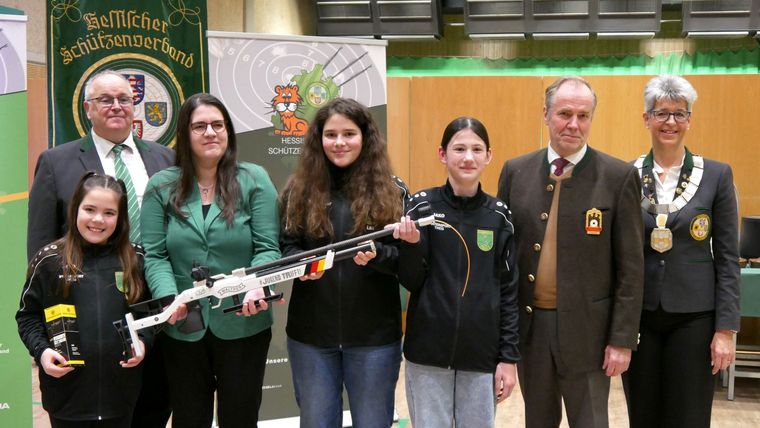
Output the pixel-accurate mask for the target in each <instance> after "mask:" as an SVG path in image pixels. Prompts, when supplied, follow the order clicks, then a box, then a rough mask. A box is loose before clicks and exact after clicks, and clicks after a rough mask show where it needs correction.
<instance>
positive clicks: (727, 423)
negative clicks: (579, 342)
mask: <svg viewBox="0 0 760 428" xmlns="http://www.w3.org/2000/svg"><path fill="white" fill-rule="evenodd" d="M32 379H33V389H32V391H33V397H32V399H33V402H34V428H49V427H50V422H49V421H48V417H47V413H46V412H45V410H43V409H42V405H41V404H40V393H39V386H38V381H37V368H36V367H32ZM399 379H400V380H399V383H398V386H397V387H396V412H397V413H398V414H399V417H400V420H401V421H402V423H400V424H399V425H400V426H406V427H407V428H409V427H410V426H411V425H407V424H405V423H404V422H405V420H406V419H408V418H409V410H408V409H407V407H406V394H405V392H404V383H403V379H404V367H403V364H402V366H401V375H400V376H399ZM726 396H727V390H726V389H724V388H722V387H720V386H717V388H716V390H715V399H714V402H713V411H712V428H757V427H760V379H737V380H736V397H735V400H734V401H728V399H727V397H726ZM609 413H610V427H612V428H625V427H627V426H628V415H627V414H626V408H625V397H624V396H623V389H622V383H621V381H620V376H617V377H615V378H613V379H612V387H611V390H610V401H609ZM524 418H525V416H524V414H523V401H522V396H521V394H520V390H519V386H518V387H517V388H516V389H515V391H514V393H513V394H512V396H511V397H510V398H508V399H507V401H505V402H503V403H502V404H500V405H499V407H498V408H497V411H496V428H516V427H522V426H525V419H524ZM561 426H562V427H567V423H566V422H564V421H563V423H562V425H561Z"/></svg>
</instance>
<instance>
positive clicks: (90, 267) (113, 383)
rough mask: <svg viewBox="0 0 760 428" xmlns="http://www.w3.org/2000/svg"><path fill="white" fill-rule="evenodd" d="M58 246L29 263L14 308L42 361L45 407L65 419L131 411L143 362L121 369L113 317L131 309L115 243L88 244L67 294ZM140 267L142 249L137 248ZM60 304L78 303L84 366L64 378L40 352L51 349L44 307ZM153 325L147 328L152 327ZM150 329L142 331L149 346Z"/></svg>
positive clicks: (23, 332) (28, 342)
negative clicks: (119, 280) (46, 365)
mask: <svg viewBox="0 0 760 428" xmlns="http://www.w3.org/2000/svg"><path fill="white" fill-rule="evenodd" d="M59 250H60V248H57V247H56V246H55V245H47V246H45V247H43V249H42V250H40V251H39V252H38V254H37V255H36V256H35V258H34V259H33V260H32V262H31V263H30V265H29V271H28V274H27V279H26V283H25V284H24V289H23V291H22V293H21V303H20V305H19V310H18V312H17V313H16V322H17V324H18V330H19V335H20V336H21V340H22V341H23V342H24V344H25V345H26V347H27V349H29V353H30V354H31V355H32V356H33V357H34V359H35V360H36V361H37V365H38V366H39V376H40V390H41V392H42V406H43V407H44V408H45V410H47V411H48V413H50V414H51V415H52V416H53V417H55V418H58V419H66V420H97V419H99V418H103V419H110V418H119V417H124V416H126V415H131V414H132V410H133V409H134V406H135V402H136V401H137V396H138V394H139V392H140V385H141V382H142V381H141V379H142V375H141V373H142V364H140V365H138V366H137V367H132V368H123V367H121V366H120V365H119V362H120V361H122V360H124V357H123V355H122V352H123V345H122V342H121V339H120V337H119V335H118V333H117V331H116V328H115V327H114V326H113V324H112V323H113V321H116V320H119V319H123V318H124V315H125V314H126V313H127V311H128V305H127V302H126V299H125V296H124V293H122V292H121V291H119V290H118V289H117V288H116V280H115V278H116V277H115V274H116V272H120V271H122V267H121V261H120V260H119V257H118V254H116V252H115V251H114V250H113V247H112V246H110V245H108V244H106V245H102V246H100V245H91V246H87V247H85V248H84V255H83V258H84V263H83V266H82V267H81V270H82V276H81V278H80V279H79V281H78V282H76V283H74V284H72V285H71V288H70V290H69V296H68V298H64V297H63V295H62V293H61V292H60V291H59V290H58V284H59V281H61V279H60V276H61V275H62V272H63V270H62V264H61V258H62V256H61V254H60V251H59ZM136 251H137V255H138V262H139V265H140V268H142V260H143V253H142V248H141V247H136ZM57 304H67V305H74V307H75V309H76V315H77V324H78V327H79V340H80V349H81V354H82V358H83V359H84V363H85V365H84V366H83V367H76V368H75V369H74V371H72V372H69V373H67V374H66V375H64V376H63V377H61V378H57V379H56V378H54V377H52V376H49V375H47V374H46V373H45V371H44V370H43V369H42V366H41V365H40V356H41V355H42V352H43V351H45V349H47V348H51V346H50V343H49V341H48V336H47V331H46V329H45V315H44V310H45V309H46V308H49V307H51V306H54V305H57ZM148 330H149V329H148ZM148 330H141V336H143V342H146V343H145V345H146V347H148V346H149V345H150V343H149V339H150V338H151V335H150V333H149V332H148Z"/></svg>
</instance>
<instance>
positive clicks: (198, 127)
mask: <svg viewBox="0 0 760 428" xmlns="http://www.w3.org/2000/svg"><path fill="white" fill-rule="evenodd" d="M209 126H210V127H211V129H213V130H214V132H215V133H217V134H219V133H221V132H224V131H226V130H227V125H226V124H225V123H224V121H223V120H215V121H213V122H193V123H191V124H190V130H191V131H193V133H194V134H198V135H203V134H205V133H206V130H207V129H208V127H209Z"/></svg>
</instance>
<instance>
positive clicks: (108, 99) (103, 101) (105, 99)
mask: <svg viewBox="0 0 760 428" xmlns="http://www.w3.org/2000/svg"><path fill="white" fill-rule="evenodd" d="M114 100H116V101H118V102H119V105H120V106H122V107H126V106H131V105H132V97H130V96H127V95H122V96H120V97H112V96H110V95H101V96H99V97H94V98H88V99H86V100H85V101H90V102H92V101H94V102H95V103H96V104H97V105H98V107H111V106H112V105H113V101H114Z"/></svg>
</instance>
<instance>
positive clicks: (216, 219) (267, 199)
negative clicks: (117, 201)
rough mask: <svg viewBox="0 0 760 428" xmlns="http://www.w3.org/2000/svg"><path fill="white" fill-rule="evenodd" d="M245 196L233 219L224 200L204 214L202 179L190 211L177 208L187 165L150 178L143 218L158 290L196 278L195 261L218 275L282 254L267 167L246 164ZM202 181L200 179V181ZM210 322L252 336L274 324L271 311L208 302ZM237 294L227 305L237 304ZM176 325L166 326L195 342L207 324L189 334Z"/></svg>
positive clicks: (149, 273) (217, 330) (242, 171)
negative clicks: (240, 311)
mask: <svg viewBox="0 0 760 428" xmlns="http://www.w3.org/2000/svg"><path fill="white" fill-rule="evenodd" d="M238 167H239V171H238V181H239V182H240V190H241V194H242V200H241V202H240V204H239V206H238V208H237V210H236V213H235V218H234V221H233V224H232V225H228V224H227V221H226V220H225V219H224V218H223V217H222V216H221V209H220V207H219V206H218V205H217V202H216V201H215V202H214V203H212V204H211V207H210V208H209V212H208V214H207V215H206V218H205V219H204V218H203V211H202V208H201V195H200V192H199V191H198V188H197V186H193V193H192V194H191V195H190V197H189V198H188V200H187V201H185V204H184V205H183V211H184V212H185V213H187V214H188V215H187V217H185V216H182V215H178V214H177V213H175V212H174V210H173V209H172V208H171V203H170V196H171V193H172V192H173V190H174V188H175V185H176V182H177V180H178V179H179V168H178V167H171V168H169V169H166V170H163V171H161V172H159V173H157V174H156V175H154V176H153V177H151V178H150V181H148V187H147V188H146V189H145V196H144V197H143V205H142V213H141V225H142V237H143V246H144V247H145V277H146V280H147V282H148V287H149V288H150V291H151V293H152V294H153V297H154V298H159V297H163V296H167V295H171V294H178V293H180V292H182V291H184V290H186V289H188V288H190V287H192V286H193V280H192V278H191V277H190V272H191V269H192V266H193V262H198V263H200V264H201V265H203V266H208V268H209V269H210V271H211V275H216V274H220V273H230V272H231V271H232V270H233V269H237V268H240V267H248V266H256V265H260V264H263V263H266V262H269V261H271V260H276V259H278V258H280V250H279V245H278V240H279V233H280V227H279V224H280V222H279V217H278V212H277V191H276V190H275V188H274V185H273V184H272V181H271V180H270V179H269V176H268V175H267V173H266V171H265V170H264V168H262V167H260V166H258V165H254V164H250V163H239V164H238ZM194 182H195V181H194ZM200 303H201V305H202V313H203V319H204V321H205V324H206V329H211V332H212V333H213V334H214V336H216V337H218V338H220V339H226V340H231V339H240V338H243V337H249V336H252V335H254V334H256V333H259V332H260V331H263V330H265V329H267V328H269V327H270V326H271V325H272V314H271V312H270V311H265V312H262V313H259V314H258V315H255V316H251V317H243V316H238V315H235V314H232V313H230V314H224V313H223V312H222V308H218V309H214V310H212V309H211V308H210V305H209V302H208V301H207V300H206V299H203V300H202V301H201V302H200ZM230 305H231V302H230V299H224V300H223V301H222V307H227V306H230ZM180 324H181V322H179V323H177V324H176V325H168V324H167V325H166V327H165V331H166V333H167V334H168V335H169V336H171V337H173V338H175V339H178V340H185V341H189V342H194V341H197V340H200V339H201V338H202V337H203V335H204V334H205V333H206V331H205V329H204V330H202V331H197V332H195V333H191V334H183V333H181V332H179V331H178V330H177V326H178V325H180Z"/></svg>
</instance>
